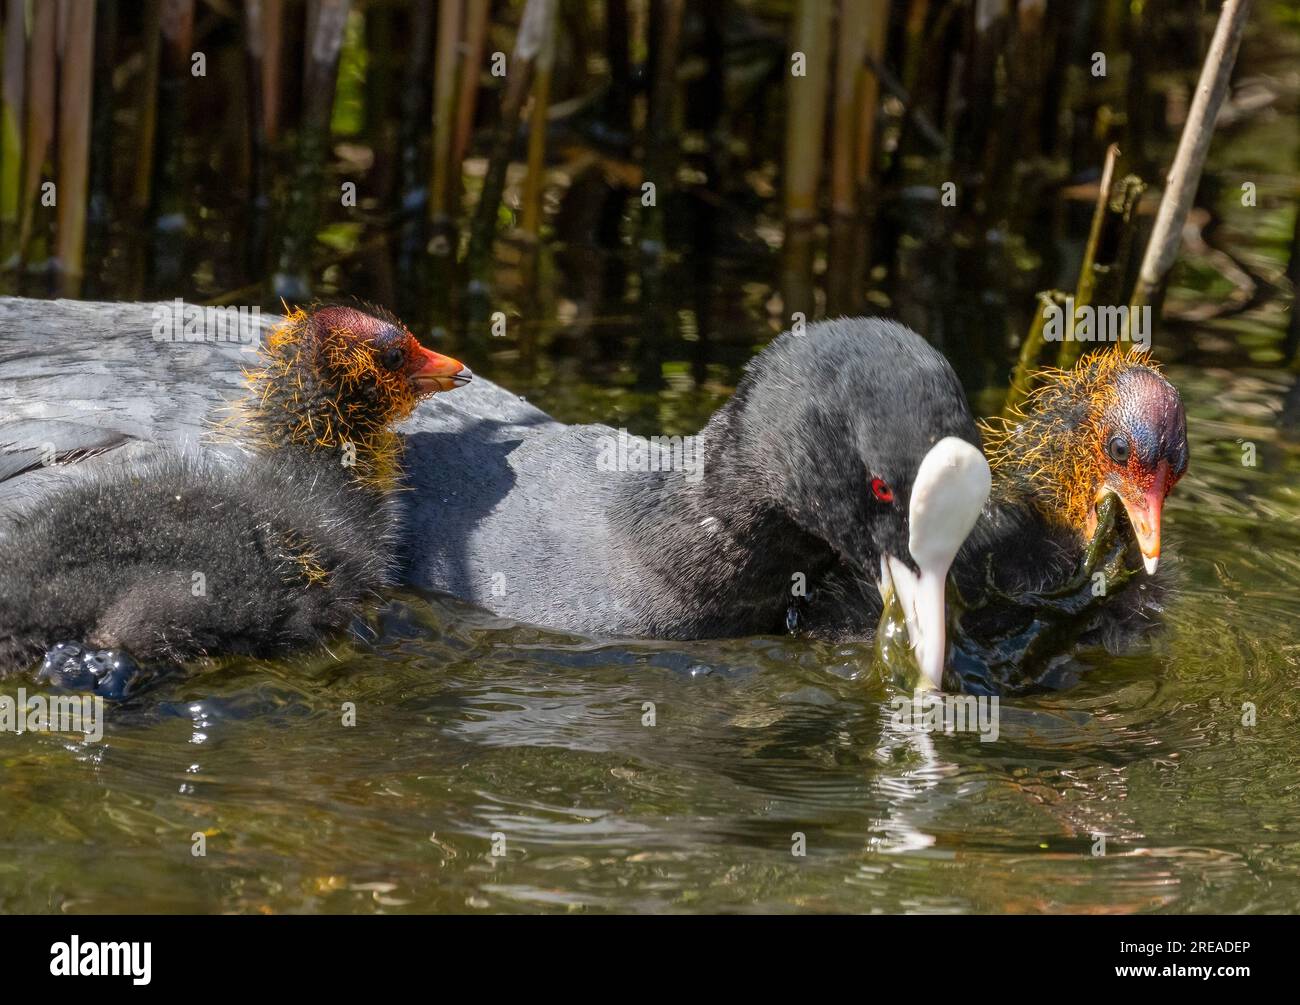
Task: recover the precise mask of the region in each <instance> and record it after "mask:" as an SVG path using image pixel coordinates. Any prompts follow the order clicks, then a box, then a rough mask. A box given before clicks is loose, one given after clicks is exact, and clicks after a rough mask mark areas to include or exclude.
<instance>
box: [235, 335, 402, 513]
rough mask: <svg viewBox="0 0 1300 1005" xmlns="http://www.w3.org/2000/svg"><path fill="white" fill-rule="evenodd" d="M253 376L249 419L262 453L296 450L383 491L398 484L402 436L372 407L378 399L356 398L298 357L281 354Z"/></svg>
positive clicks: (304, 459)
mask: <svg viewBox="0 0 1300 1005" xmlns="http://www.w3.org/2000/svg"><path fill="white" fill-rule="evenodd" d="M286 351H288V350H287V349H281V350H280V352H282V353H283V352H286ZM250 377H251V379H250V385H251V388H250V394H249V398H248V400H247V402H246V407H245V419H246V421H247V423H248V425H249V426H250V427H251V433H252V435H251V436H250V437H249V439H250V440H251V441H252V443H253V444H254V445H255V446H256V447H257V448H258V450H259V451H260V452H262V453H278V452H281V451H292V454H293V456H294V458H295V460H296V461H297V462H298V463H313V464H317V465H319V466H321V467H322V468H324V469H328V468H335V469H337V470H338V471H339V472H341V473H342V474H343V475H344V476H346V478H347V479H348V480H350V481H352V482H354V483H355V484H356V485H358V486H359V487H363V488H367V489H370V490H373V491H375V492H377V493H386V492H389V491H391V490H393V489H394V488H395V487H396V486H397V483H398V479H399V476H400V467H399V465H400V459H401V438H400V437H399V436H398V435H397V434H396V433H394V432H393V431H392V430H391V429H388V428H387V426H386V425H384V424H383V422H381V421H379V419H378V417H376V416H374V415H373V414H372V413H373V408H369V409H368V408H367V405H373V403H370V402H366V401H358V400H350V396H349V395H345V394H342V393H340V391H339V390H338V389H337V388H334V387H332V386H331V385H330V384H328V383H326V382H324V381H321V380H320V379H318V378H316V377H315V376H314V371H313V368H312V367H311V366H309V365H306V363H305V361H303V360H301V359H299V358H297V357H288V358H283V357H275V358H273V359H272V360H270V361H269V362H268V364H267V366H266V367H265V368H264V369H262V370H259V371H257V372H256V373H254V374H252V375H250ZM351 397H352V398H354V397H355V395H352V396H351Z"/></svg>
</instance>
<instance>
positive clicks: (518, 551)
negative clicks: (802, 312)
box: [404, 318, 989, 682]
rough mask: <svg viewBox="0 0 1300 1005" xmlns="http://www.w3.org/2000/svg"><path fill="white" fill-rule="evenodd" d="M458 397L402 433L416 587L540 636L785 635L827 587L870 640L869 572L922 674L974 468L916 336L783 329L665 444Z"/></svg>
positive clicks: (891, 327) (958, 401)
mask: <svg viewBox="0 0 1300 1005" xmlns="http://www.w3.org/2000/svg"><path fill="white" fill-rule="evenodd" d="M473 402H474V394H473V391H472V389H471V392H470V393H469V394H468V395H467V396H464V397H461V398H459V400H456V399H453V400H452V401H451V402H450V403H449V407H448V408H447V409H445V410H440V415H441V414H443V413H445V419H446V421H447V422H448V424H449V427H448V428H447V429H445V430H444V431H433V430H429V431H417V432H414V433H412V434H411V435H410V436H409V449H408V455H407V456H408V465H407V466H408V472H409V478H410V481H411V484H412V485H413V487H414V488H415V489H416V491H415V492H413V493H410V494H409V495H408V497H407V501H408V502H411V503H413V504H414V505H412V506H411V507H410V511H409V514H408V519H407V520H405V521H404V525H405V527H406V530H407V532H408V534H410V535H412V536H413V538H414V539H415V540H418V542H419V546H418V547H411V548H409V549H406V551H407V554H409V555H410V557H411V559H412V562H411V565H410V568H409V569H408V572H407V578H408V579H410V580H411V581H412V582H414V583H415V584H416V585H417V586H420V587H424V588H428V589H434V590H443V591H447V592H451V593H454V594H456V595H458V596H460V597H461V598H463V599H466V600H470V601H473V602H475V603H479V604H481V605H483V606H485V607H487V608H489V609H491V610H492V611H494V612H496V613H499V614H502V615H506V616H509V617H512V618H515V619H518V620H522V621H528V622H532V623H534V624H540V625H546V626H550V627H552V628H561V629H571V630H574V631H578V632H583V633H588V634H591V633H595V634H604V635H620V636H628V635H632V636H649V637H654V638H664V639H698V638H711V637H724V636H741V635H752V634H762V633H778V632H780V633H783V632H785V631H787V630H788V628H789V626H790V625H791V624H797V623H798V620H799V616H800V613H799V612H800V610H801V608H802V606H803V605H804V604H805V602H806V601H807V600H808V598H809V597H810V596H812V595H814V594H818V593H820V592H822V584H823V583H828V582H835V581H838V582H842V583H847V584H851V585H852V587H853V588H854V591H855V593H854V595H855V596H860V597H861V598H862V599H861V606H862V609H861V610H858V611H857V612H856V615H857V619H858V620H859V621H860V622H861V623H863V624H865V625H867V626H869V627H870V628H874V624H875V620H874V619H875V618H876V617H878V616H879V612H880V600H879V596H878V595H876V593H875V587H876V584H877V583H880V582H883V581H884V580H885V579H886V578H888V579H889V580H890V581H891V582H892V584H893V585H894V588H895V589H897V590H898V592H899V593H900V594H901V595H902V596H903V597H904V599H905V600H906V606H907V613H908V620H909V629H910V633H911V636H912V642H913V644H914V645H915V647H916V649H917V653H918V659H919V662H920V663H921V664H922V666H923V668H924V669H925V671H926V673H927V674H928V675H929V676H930V678H931V679H932V680H934V681H936V682H937V680H938V679H939V675H940V673H941V672H942V667H943V659H944V650H945V644H944V581H945V576H946V572H947V568H948V564H949V562H951V560H952V557H953V555H954V554H955V553H956V551H957V549H958V547H960V545H961V542H962V540H963V539H964V538H965V536H966V534H967V533H968V531H969V530H970V527H971V524H972V523H973V522H974V520H975V519H976V516H977V515H978V513H979V511H980V508H981V507H982V506H983V503H984V500H985V498H986V496H987V493H988V487H989V470H988V465H987V463H986V462H985V460H984V457H983V455H982V454H981V453H980V452H979V450H978V446H977V445H978V443H979V437H978V433H977V431H976V427H975V423H974V420H973V418H972V416H971V412H970V409H969V406H968V405H967V402H966V398H965V395H964V394H963V391H962V388H961V385H960V383H959V382H958V380H957V377H956V375H955V374H954V372H953V370H952V368H951V367H950V366H949V365H948V363H947V361H946V360H945V359H944V358H943V357H942V356H941V355H940V354H939V353H938V352H936V351H935V350H934V349H933V348H932V347H931V346H930V345H929V344H928V343H927V342H926V341H925V340H924V339H922V338H921V336H919V335H917V334H916V333H915V332H912V331H910V330H908V329H907V328H905V327H903V326H901V325H898V324H895V323H893V322H890V321H886V320H882V319H877V318H852V319H840V320H833V321H824V322H819V323H817V324H813V325H809V326H808V328H807V330H806V332H805V333H804V334H801V335H799V334H794V333H785V334H783V335H781V336H779V337H778V338H777V339H775V340H774V341H773V342H772V343H771V344H770V345H769V346H768V347H767V348H766V349H764V350H763V351H762V352H761V353H760V354H759V355H758V356H757V357H755V359H754V360H752V361H751V363H750V364H749V366H748V367H747V369H746V371H745V373H744V375H743V376H742V378H741V380H740V381H739V383H738V385H737V388H736V392H735V394H734V395H733V396H732V397H731V399H730V400H728V401H727V402H726V404H724V405H723V406H722V407H721V408H720V409H719V410H718V411H717V412H716V413H715V414H714V415H713V416H712V418H711V419H710V420H709V422H708V423H707V425H706V426H705V428H704V429H703V430H702V431H701V433H700V434H699V436H698V437H697V438H692V437H686V438H684V439H680V440H675V441H673V442H670V443H667V444H665V443H659V444H654V443H646V442H645V441H639V440H635V439H632V438H629V437H627V436H626V435H625V433H624V432H623V431H620V430H615V429H611V428H610V427H608V426H603V425H587V426H562V425H558V424H556V423H554V422H552V421H550V420H549V419H547V418H546V417H545V416H541V415H540V413H536V414H537V416H538V418H537V419H534V420H533V421H532V422H531V423H527V424H525V423H520V422H518V421H517V422H516V424H515V425H512V426H503V425H501V424H494V423H492V422H490V421H484V420H483V419H480V418H478V417H477V416H473V415H470V414H466V415H464V416H463V417H461V416H458V414H457V413H458V412H459V411H460V410H461V409H462V408H464V407H465V406H467V405H468V406H472V405H473ZM433 503H436V506H434V505H431V504H433ZM435 514H436V516H435ZM435 520H436V523H435V522H434V521H435ZM859 587H863V588H864V589H863V590H862V591H861V592H860V593H859V592H858V588H859Z"/></svg>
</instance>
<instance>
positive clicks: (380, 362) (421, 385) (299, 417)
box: [245, 306, 472, 487]
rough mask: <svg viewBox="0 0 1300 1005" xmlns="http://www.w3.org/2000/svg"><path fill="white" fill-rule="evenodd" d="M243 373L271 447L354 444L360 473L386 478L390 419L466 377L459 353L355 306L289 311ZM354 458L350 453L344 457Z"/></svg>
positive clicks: (385, 481)
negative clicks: (423, 341) (432, 346)
mask: <svg viewBox="0 0 1300 1005" xmlns="http://www.w3.org/2000/svg"><path fill="white" fill-rule="evenodd" d="M259 363H260V365H259V366H258V367H257V368H256V369H253V370H249V371H247V372H246V374H245V376H246V377H247V379H248V382H249V386H250V391H251V404H252V406H253V409H252V419H253V422H254V424H255V426H256V427H257V429H258V431H259V437H258V438H259V439H260V440H261V442H262V443H263V444H264V445H265V446H268V447H271V448H275V447H278V446H282V445H288V444H294V445H298V446H306V447H309V448H313V449H333V448H343V449H348V448H355V450H354V451H353V452H354V453H355V454H356V455H357V469H358V470H357V474H358V475H359V476H360V477H361V478H362V479H363V480H365V481H369V482H371V483H373V484H376V485H379V486H381V487H388V486H389V485H391V483H392V481H393V479H394V477H395V472H396V455H397V451H398V444H397V438H396V434H394V433H393V432H392V430H391V427H392V426H393V425H395V424H396V423H398V422H401V421H402V420H403V419H405V418H406V417H407V416H409V415H410V414H411V412H412V411H413V410H414V409H415V406H416V405H417V404H418V403H419V401H420V399H421V398H424V397H427V396H428V395H431V394H435V393H437V392H439V391H450V390H453V389H454V388H457V387H461V386H463V385H464V384H466V383H468V382H469V380H470V379H471V377H472V374H471V373H470V371H469V369H468V368H467V367H465V366H464V365H463V364H462V363H461V362H460V361H459V360H456V359H452V358H451V357H450V356H444V355H442V354H440V353H436V352H432V351H430V350H428V349H426V348H424V347H423V346H422V345H420V343H419V342H418V341H417V340H416V338H415V336H414V335H412V334H411V332H410V331H408V330H407V328H406V327H405V326H404V325H403V324H402V323H401V322H400V321H398V320H397V319H396V318H393V317H391V316H384V315H382V314H379V313H375V314H372V313H368V312H366V311H362V310H358V309H356V308H354V307H345V306H327V307H318V308H314V309H312V310H310V311H303V310H296V311H292V312H290V313H288V314H287V315H286V316H285V318H284V321H283V322H282V323H281V324H280V325H279V327H277V328H276V329H275V331H273V332H272V333H271V334H270V335H269V336H268V337H267V339H266V341H265V342H264V343H263V345H262V347H261V351H260V360H259ZM349 456H350V455H349Z"/></svg>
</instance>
